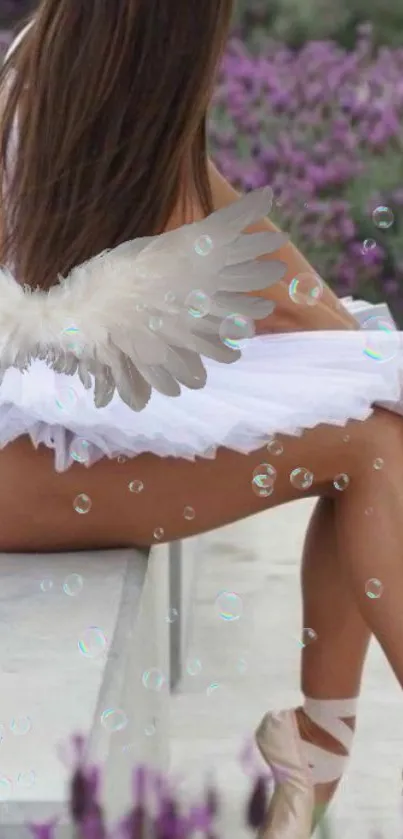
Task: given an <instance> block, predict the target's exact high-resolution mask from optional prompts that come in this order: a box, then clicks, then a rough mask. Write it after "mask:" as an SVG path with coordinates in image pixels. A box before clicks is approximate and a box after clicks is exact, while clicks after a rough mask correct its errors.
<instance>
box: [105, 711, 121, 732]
mask: <svg viewBox="0 0 403 839" xmlns="http://www.w3.org/2000/svg"><path fill="white" fill-rule="evenodd" d="M101 723H102V725H103V727H104V728H106V730H107V731H110V732H115V731H123V729H124V728H126V726H127V723H128V719H127V716H126V714H125V712H124V711H122V710H121V708H107V710H106V711H103V713H102V714H101Z"/></svg>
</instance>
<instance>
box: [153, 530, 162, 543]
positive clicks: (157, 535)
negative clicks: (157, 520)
mask: <svg viewBox="0 0 403 839" xmlns="http://www.w3.org/2000/svg"><path fill="white" fill-rule="evenodd" d="M164 532H165V531H164V528H163V527H156V528H155V530H154V539H156V540H157V542H160V541H161V539H163V538H164Z"/></svg>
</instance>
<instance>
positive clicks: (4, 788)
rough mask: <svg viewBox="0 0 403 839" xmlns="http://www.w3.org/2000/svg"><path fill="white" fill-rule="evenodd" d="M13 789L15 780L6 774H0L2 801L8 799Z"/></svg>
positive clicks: (0, 795)
mask: <svg viewBox="0 0 403 839" xmlns="http://www.w3.org/2000/svg"><path fill="white" fill-rule="evenodd" d="M12 790H13V782H12V780H11V778H7V777H6V775H0V801H8V800H9V798H10V796H11V793H12Z"/></svg>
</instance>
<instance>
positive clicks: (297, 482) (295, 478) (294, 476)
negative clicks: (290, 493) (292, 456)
mask: <svg viewBox="0 0 403 839" xmlns="http://www.w3.org/2000/svg"><path fill="white" fill-rule="evenodd" d="M313 481H314V476H313V474H312V472H310V471H309V469H304V468H303V467H302V466H299V467H298V468H297V469H293V470H292V472H291V475H290V482H291V484H292V486H293V487H295V489H302V490H304V489H310V487H311V486H312V484H313Z"/></svg>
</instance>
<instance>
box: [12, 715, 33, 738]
mask: <svg viewBox="0 0 403 839" xmlns="http://www.w3.org/2000/svg"><path fill="white" fill-rule="evenodd" d="M31 727H32V720H31V718H30V717H14V719H12V720H11V723H10V731H12V733H13V734H15V735H16V736H18V737H22V736H23V735H24V734H28V732H29V731H30V730H31Z"/></svg>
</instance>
